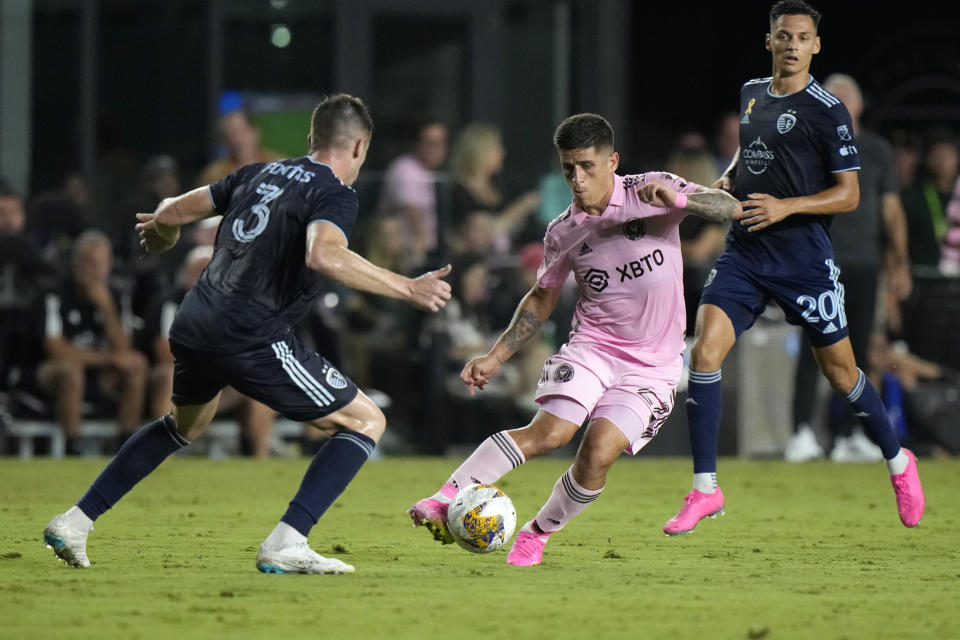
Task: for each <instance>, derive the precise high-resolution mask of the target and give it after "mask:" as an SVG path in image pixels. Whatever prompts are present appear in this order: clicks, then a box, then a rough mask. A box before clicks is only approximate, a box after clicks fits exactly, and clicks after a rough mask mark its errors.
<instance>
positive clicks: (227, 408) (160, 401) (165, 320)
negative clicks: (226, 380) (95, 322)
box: [146, 245, 275, 458]
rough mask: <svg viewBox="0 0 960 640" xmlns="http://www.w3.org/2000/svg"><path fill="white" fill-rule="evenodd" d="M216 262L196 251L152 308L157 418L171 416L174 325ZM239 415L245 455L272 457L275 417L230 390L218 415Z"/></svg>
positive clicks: (204, 249)
mask: <svg viewBox="0 0 960 640" xmlns="http://www.w3.org/2000/svg"><path fill="white" fill-rule="evenodd" d="M212 258H213V247H211V246H206V245H200V246H197V247H194V248H193V249H192V250H191V251H190V252H189V253H188V254H187V257H186V258H185V260H184V262H183V265H181V267H180V271H179V273H178V274H177V280H176V286H175V287H173V288H172V289H170V290H168V291H166V292H163V293H161V294H160V295H159V296H157V297H156V298H155V300H154V301H153V303H152V304H151V305H150V308H149V311H148V314H147V318H146V322H147V336H148V339H149V343H150V349H151V351H150V353H151V355H152V357H153V368H152V370H151V372H150V411H151V413H152V415H154V416H162V415H164V414H166V413H169V412H170V409H171V405H170V397H171V394H172V392H173V354H172V353H170V339H169V338H170V325H172V324H173V317H174V314H175V313H176V311H177V307H179V306H180V302H182V301H183V297H184V296H185V295H186V294H187V291H189V290H190V288H191V287H192V286H193V285H194V284H195V283H196V281H197V279H199V278H200V274H201V273H203V270H204V268H205V267H206V266H207V265H208V264H210V260H211V259H212ZM225 413H230V414H234V413H235V414H237V416H238V420H239V422H240V426H241V430H242V440H241V451H242V452H243V453H245V454H248V455H253V456H255V457H257V458H266V457H269V455H270V432H271V430H272V429H273V421H274V416H275V413H274V411H273V410H272V409H270V408H269V407H267V406H266V405H264V404H261V403H259V402H256V401H254V400H251V399H250V398H248V397H246V396H243V395H241V394H240V393H239V392H237V391H236V390H235V389H234V388H233V387H226V388H225V389H224V390H223V391H222V392H221V396H220V405H219V407H218V409H217V415H218V416H219V415H222V414H225Z"/></svg>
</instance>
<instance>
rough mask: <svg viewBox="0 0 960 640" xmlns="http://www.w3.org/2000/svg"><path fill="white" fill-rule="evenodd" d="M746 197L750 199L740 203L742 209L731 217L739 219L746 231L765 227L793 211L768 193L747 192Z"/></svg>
mask: <svg viewBox="0 0 960 640" xmlns="http://www.w3.org/2000/svg"><path fill="white" fill-rule="evenodd" d="M747 197H748V198H750V199H749V200H744V201H743V202H741V203H740V204H741V206H742V207H743V211H740V212H739V213H735V214H733V219H734V220H739V221H740V224H741V225H743V226H744V227H746V228H747V231H760V230H761V229H766V228H767V227H769V226H770V225H772V224H776V223H778V222H780V221H781V220H783V219H785V218H786V217H787V216H789V215H790V214H791V213H793V212H792V211H790V208H789V207H788V206H787V204H786V203H785V202H784V201H783V200H779V199H777V198H774V197H773V196H771V195H769V194H766V193H748V194H747Z"/></svg>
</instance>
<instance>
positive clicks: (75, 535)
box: [43, 513, 93, 569]
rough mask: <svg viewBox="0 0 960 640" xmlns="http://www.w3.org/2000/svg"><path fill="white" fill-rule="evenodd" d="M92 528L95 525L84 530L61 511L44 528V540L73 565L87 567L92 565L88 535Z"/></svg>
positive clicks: (81, 567)
mask: <svg viewBox="0 0 960 640" xmlns="http://www.w3.org/2000/svg"><path fill="white" fill-rule="evenodd" d="M92 530H93V527H90V529H88V530H83V529H81V528H79V527H75V526H73V525H72V524H70V521H69V519H68V518H67V516H66V514H64V513H60V514H57V515H55V516H54V517H53V520H51V521H50V522H48V523H47V527H46V529H44V530H43V542H44V544H46V545H47V548H48V549H53V552H54V553H55V554H57V557H58V558H60V559H61V560H63V561H64V562H66V563H67V564H68V565H70V566H71V567H77V568H78V569H86V568H88V567H89V566H90V560H89V559H88V558H87V535H88V534H89V533H90V531H92Z"/></svg>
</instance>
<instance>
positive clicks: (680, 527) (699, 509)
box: [663, 487, 723, 536]
mask: <svg viewBox="0 0 960 640" xmlns="http://www.w3.org/2000/svg"><path fill="white" fill-rule="evenodd" d="M683 501H684V502H685V503H686V504H684V505H683V508H682V509H680V512H679V513H678V514H677V515H675V516H673V517H672V518H670V519H669V520H667V524H665V525H663V532H664V533H665V534H667V535H668V536H679V535H682V534H684V533H690V532H691V531H693V530H694V528H695V527H696V526H697V523H698V522H700V521H701V520H702V519H704V518H716V517H717V516H718V515H720V516H722V515H723V492H722V491H720V487H717V490H716V491H715V492H713V493H703V492H702V491H697V490H696V489H694V490H693V491H691V492H690V493H688V494H687V495H686V496H684V498H683Z"/></svg>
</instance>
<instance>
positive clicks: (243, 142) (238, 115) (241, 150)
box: [197, 109, 283, 187]
mask: <svg viewBox="0 0 960 640" xmlns="http://www.w3.org/2000/svg"><path fill="white" fill-rule="evenodd" d="M217 134H218V135H219V136H220V139H221V140H222V141H223V145H224V147H225V148H226V153H227V155H226V156H225V157H223V158H221V159H219V160H214V161H213V162H211V163H210V164H208V165H207V166H206V167H204V168H203V170H202V171H201V172H200V177H199V179H198V180H197V185H198V186H201V187H202V186H206V185H208V184H211V183H213V182H216V181H217V180H222V179H223V178H226V177H227V176H228V175H230V174H231V173H233V172H234V171H236V170H237V169H239V168H240V167H243V166H246V165H248V164H253V163H254V162H270V161H271V160H280V159H281V158H283V155H282V154H280V153H277V152H276V151H272V150H270V149H264V148H262V147H261V146H260V129H258V128H257V126H256V125H255V124H254V123H253V120H252V119H251V118H250V114H248V113H247V112H246V111H244V110H243V109H237V110H235V111H231V112H229V113H226V114H224V115H222V116H221V117H220V121H219V122H218V123H217Z"/></svg>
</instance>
